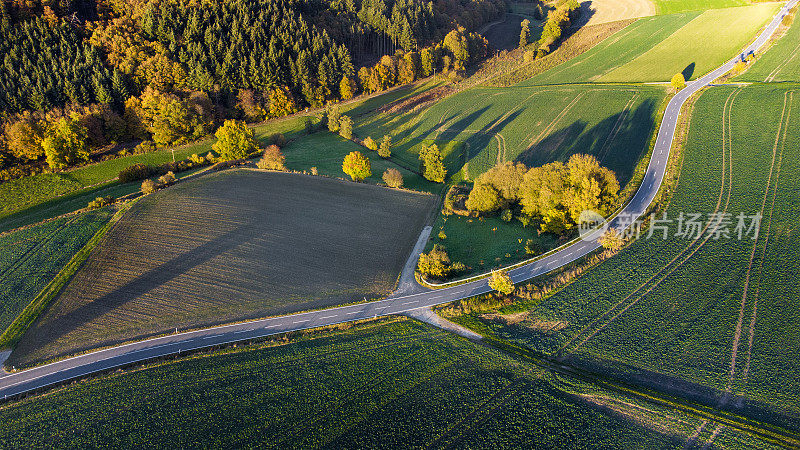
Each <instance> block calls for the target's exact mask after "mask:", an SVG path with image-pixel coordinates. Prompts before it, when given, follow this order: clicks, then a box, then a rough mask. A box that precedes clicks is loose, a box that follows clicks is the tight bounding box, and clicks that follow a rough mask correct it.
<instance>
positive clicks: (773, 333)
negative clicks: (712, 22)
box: [493, 86, 800, 429]
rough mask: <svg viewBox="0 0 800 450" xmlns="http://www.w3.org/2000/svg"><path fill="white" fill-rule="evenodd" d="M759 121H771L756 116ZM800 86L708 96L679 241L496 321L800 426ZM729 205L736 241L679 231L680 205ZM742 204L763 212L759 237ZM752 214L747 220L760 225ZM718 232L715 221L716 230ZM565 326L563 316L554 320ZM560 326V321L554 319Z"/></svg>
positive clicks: (645, 247) (688, 157)
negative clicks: (510, 320)
mask: <svg viewBox="0 0 800 450" xmlns="http://www.w3.org/2000/svg"><path fill="white" fill-rule="evenodd" d="M754 123H758V124H759V127H758V131H756V130H755V129H754V128H753V124H754ZM798 144H800V94H799V93H798V92H794V91H791V90H787V89H782V88H776V87H770V86H752V87H748V88H744V89H740V90H734V89H733V88H720V87H717V88H714V89H712V90H710V91H708V92H706V93H705V94H704V95H703V96H702V97H701V98H700V100H699V101H698V103H697V106H696V112H695V114H694V116H693V119H692V127H691V129H690V134H689V140H688V144H687V148H686V152H685V159H684V161H683V165H682V168H681V179H680V181H679V183H678V186H677V188H676V190H675V193H674V197H673V199H672V201H671V203H670V205H669V208H668V210H667V216H668V218H671V219H672V220H673V222H672V223H671V224H670V227H671V228H670V231H669V233H670V237H669V238H668V239H666V240H664V239H662V238H660V237H661V235H662V234H661V233H662V231H661V230H658V231H657V233H656V235H655V236H654V237H653V238H651V239H640V240H638V241H636V242H634V243H633V244H632V245H631V246H630V247H629V248H627V249H625V250H624V251H622V253H621V254H620V255H618V256H615V257H614V258H612V259H610V260H608V261H606V262H605V263H603V264H601V265H600V266H599V267H598V268H596V269H594V270H592V271H590V272H589V273H587V274H586V275H584V276H583V277H581V278H579V279H578V280H576V281H574V282H573V283H572V284H570V285H568V286H567V287H566V288H564V289H563V290H562V291H561V292H559V293H558V294H556V295H554V296H552V297H550V298H548V299H546V300H543V301H542V302H541V303H540V304H538V305H535V307H533V309H531V310H530V311H529V312H528V318H527V319H526V320H524V321H521V322H519V321H518V323H516V324H513V325H493V326H494V327H495V328H496V330H495V331H496V332H497V333H498V334H499V335H501V336H503V337H507V338H509V339H511V340H514V341H516V342H520V343H524V344H525V345H528V346H530V347H532V348H534V349H536V350H538V351H542V352H545V353H549V354H561V355H563V356H565V357H567V358H568V359H571V360H574V361H576V362H577V363H579V364H587V365H591V366H593V367H596V368H598V367H599V368H600V369H598V370H603V371H610V372H613V373H617V374H618V375H619V376H622V377H626V378H628V377H629V378H632V379H636V380H638V381H640V382H643V383H655V384H660V385H661V387H663V385H664V383H668V384H669V385H671V386H673V387H675V389H677V390H679V391H681V394H682V395H690V396H697V397H701V398H706V399H711V400H712V401H718V402H720V403H721V404H723V405H725V404H728V405H730V404H736V405H740V406H742V407H743V408H745V409H748V410H752V411H755V414H758V415H760V416H761V417H764V418H767V419H768V420H774V421H776V422H780V423H782V424H784V425H786V426H790V427H792V428H795V429H796V428H798V421H797V420H798V419H797V418H798V417H800V402H798V398H800V380H798V378H797V376H796V374H797V373H798V372H799V371H800V367H799V366H798V361H797V358H795V357H794V353H792V352H787V349H791V348H797V347H798V346H800V327H799V326H798V323H800V313H799V312H798V311H800V291H798V287H797V283H796V274H797V273H800V263H799V262H798V261H800V259H798V257H797V252H798V249H800V236H799V235H798V233H797V217H798V215H799V214H800V203H798V200H797V199H798V196H797V176H799V175H800V163H798V161H799V160H800V158H799V157H800V150H798V149H800V145H798ZM714 211H716V212H719V213H729V214H730V216H728V218H729V219H731V220H732V223H730V224H729V225H730V226H729V227H728V229H729V231H730V233H731V238H730V239H727V238H724V236H723V237H722V238H720V239H714V238H713V236H712V235H710V234H709V233H704V234H703V235H702V236H701V238H698V239H694V238H692V239H688V238H681V237H675V236H674V233H675V232H676V231H677V222H676V219H677V218H678V216H679V214H680V213H681V212H684V213H686V214H690V213H701V214H703V216H702V219H701V220H705V222H704V223H707V221H708V220H709V219H708V217H709V216H708V215H709V214H710V213H712V212H714ZM739 213H744V214H746V215H753V214H755V213H759V214H762V216H763V219H762V221H761V230H760V233H759V236H758V239H757V240H755V241H754V240H753V239H752V234H750V235H749V237H748V235H746V234H745V236H744V237H743V239H741V240H740V239H738V236H737V232H736V226H737V225H738V220H737V218H736V217H737V216H738V214H739ZM749 223H750V221H747V222H746V224H747V225H749ZM707 231H708V230H707ZM554 324H555V325H554ZM551 325H552V326H551Z"/></svg>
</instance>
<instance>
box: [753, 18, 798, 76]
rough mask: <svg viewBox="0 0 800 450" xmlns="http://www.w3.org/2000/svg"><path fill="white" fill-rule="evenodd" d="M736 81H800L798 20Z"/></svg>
mask: <svg viewBox="0 0 800 450" xmlns="http://www.w3.org/2000/svg"><path fill="white" fill-rule="evenodd" d="M795 14H796V13H795ZM738 80H741V81H756V82H758V81H762V82H763V81H767V82H785V81H800V20H797V18H796V17H795V19H794V22H793V23H792V26H791V27H790V28H789V29H788V30H786V34H785V35H784V36H783V37H781V38H780V39H779V40H778V41H777V42H776V43H775V44H774V45H773V46H772V47H770V48H769V50H767V52H766V53H764V55H762V56H761V57H760V58H759V59H758V60H757V61H756V62H755V64H753V66H752V67H750V68H749V69H748V70H747V71H746V72H745V73H743V74H742V75H741V76H739V78H738Z"/></svg>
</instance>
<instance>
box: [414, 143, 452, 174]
mask: <svg viewBox="0 0 800 450" xmlns="http://www.w3.org/2000/svg"><path fill="white" fill-rule="evenodd" d="M419 159H420V165H421V170H422V176H424V177H425V179H426V180H429V181H433V182H434V183H444V180H445V178H446V177H447V169H446V168H445V167H444V161H443V160H442V152H441V151H439V147H438V146H437V145H436V144H432V145H427V144H422V147H421V148H420V150H419Z"/></svg>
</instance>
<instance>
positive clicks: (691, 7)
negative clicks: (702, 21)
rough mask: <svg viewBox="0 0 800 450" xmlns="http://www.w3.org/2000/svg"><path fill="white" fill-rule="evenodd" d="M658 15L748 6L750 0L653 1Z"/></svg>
mask: <svg viewBox="0 0 800 450" xmlns="http://www.w3.org/2000/svg"><path fill="white" fill-rule="evenodd" d="M651 1H652V2H653V3H655V5H656V11H658V14H675V13H679V12H685V11H705V10H707V9H722V8H731V7H734V6H747V5H750V4H751V3H750V2H749V1H748V0H651Z"/></svg>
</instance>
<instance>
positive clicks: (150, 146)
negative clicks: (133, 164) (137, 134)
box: [133, 141, 158, 155]
mask: <svg viewBox="0 0 800 450" xmlns="http://www.w3.org/2000/svg"><path fill="white" fill-rule="evenodd" d="M156 150H158V147H156V143H155V142H153V141H142V142H140V143H139V145H137V146H136V147H134V149H133V153H135V154H137V155H141V154H144V153H153V152H154V151H156Z"/></svg>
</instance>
